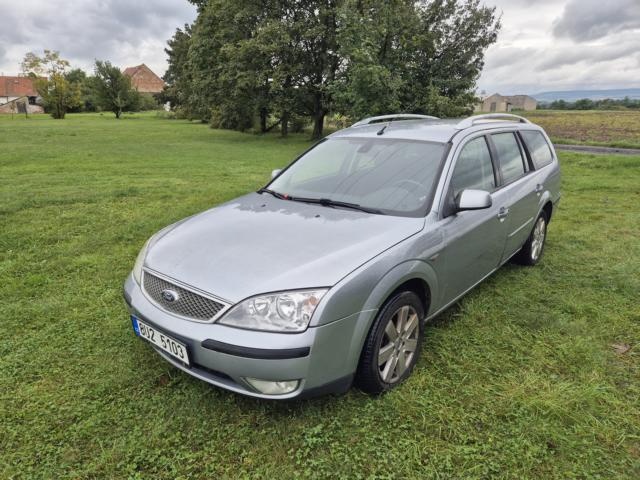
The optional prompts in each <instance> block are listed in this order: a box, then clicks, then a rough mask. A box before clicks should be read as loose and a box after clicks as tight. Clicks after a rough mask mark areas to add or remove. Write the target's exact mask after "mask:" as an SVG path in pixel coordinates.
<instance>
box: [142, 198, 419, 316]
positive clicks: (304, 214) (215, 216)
mask: <svg viewBox="0 0 640 480" xmlns="http://www.w3.org/2000/svg"><path fill="white" fill-rule="evenodd" d="M423 226H424V218H410V217H394V216H386V215H373V214H368V213H364V212H360V211H357V210H348V209H342V208H331V207H324V206H321V205H313V204H306V203H300V202H293V201H291V200H280V199H277V198H274V197H272V196H270V195H268V194H257V193H252V194H249V195H246V196H243V197H240V198H238V199H236V200H233V201H231V202H229V203H226V204H223V205H221V206H219V207H216V208H213V209H211V210H208V211H205V212H203V213H200V214H198V215H195V216H193V217H190V218H188V219H186V220H184V221H182V222H179V223H177V224H175V226H173V227H170V228H167V229H165V230H164V231H163V232H162V233H161V234H160V235H159V236H158V238H157V239H155V240H154V241H153V243H152V244H151V246H150V247H149V250H148V252H147V256H146V259H145V266H146V267H147V268H150V269H152V270H155V271H157V272H159V273H161V274H164V275H166V276H168V277H171V278H174V279H176V280H178V281H180V282H182V283H185V284H187V285H191V286H193V287H195V288H197V289H200V290H203V291H205V292H209V293H211V294H212V295H215V296H217V297H219V298H221V299H224V300H226V301H228V302H230V303H235V302H238V301H240V300H242V299H244V298H247V297H250V296H253V295H257V294H260V293H266V292H276V291H282V290H291V289H300V288H314V287H329V286H333V285H334V284H336V283H337V282H338V281H339V280H340V279H342V278H343V277H344V276H346V275H347V274H349V273H350V272H352V271H353V270H355V269H356V268H358V267H359V266H360V265H362V264H363V263H365V262H366V261H368V260H369V259H371V258H373V257H374V256H376V255H378V254H380V253H381V252H383V251H384V250H386V249H388V248H390V247H392V246H393V245H395V244H397V243H399V242H401V241H402V240H404V239H405V238H407V237H409V236H411V235H414V234H415V233H417V232H419V231H420V230H421V229H422V228H423Z"/></svg>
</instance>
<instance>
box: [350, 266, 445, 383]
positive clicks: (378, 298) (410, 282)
mask: <svg viewBox="0 0 640 480" xmlns="http://www.w3.org/2000/svg"><path fill="white" fill-rule="evenodd" d="M437 289H438V281H437V276H436V272H435V270H434V269H433V267H432V266H431V265H430V264H428V263H427V262H424V261H421V260H410V261H406V262H403V263H401V264H399V265H397V266H395V267H394V268H392V269H391V270H389V271H388V272H387V273H386V274H385V275H384V276H383V277H382V278H381V279H380V281H379V282H378V283H377V285H376V286H375V288H374V289H373V290H372V291H371V294H370V295H369V297H368V298H367V300H366V302H365V305H364V308H363V311H362V312H361V314H360V316H359V318H358V321H357V325H356V330H355V331H354V335H353V337H352V344H351V348H350V352H351V357H350V359H349V363H350V366H351V367H352V368H353V370H354V371H355V369H356V368H357V366H358V362H359V361H360V355H361V352H362V347H363V345H364V342H365V340H366V338H367V335H369V332H370V331H371V327H372V326H373V323H374V321H375V319H376V317H377V315H378V312H379V311H380V309H381V308H382V307H383V306H384V305H385V304H386V303H387V302H388V301H389V300H390V299H391V298H393V297H394V296H395V295H396V294H397V293H400V292H402V291H405V290H410V291H413V292H415V293H416V294H417V295H418V297H420V300H421V301H422V302H423V307H424V309H425V312H424V313H425V318H426V317H427V316H428V315H429V312H430V310H432V309H433V307H434V298H437V297H436V295H437V292H438V290H437Z"/></svg>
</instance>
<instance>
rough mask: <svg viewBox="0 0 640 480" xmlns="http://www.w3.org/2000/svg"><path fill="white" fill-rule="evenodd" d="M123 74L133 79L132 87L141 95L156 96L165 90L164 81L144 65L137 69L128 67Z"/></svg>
mask: <svg viewBox="0 0 640 480" xmlns="http://www.w3.org/2000/svg"><path fill="white" fill-rule="evenodd" d="M122 73H124V74H125V75H126V76H127V77H129V78H131V85H133V88H135V89H136V90H137V91H138V92H140V93H151V94H156V93H160V92H162V90H163V89H164V81H163V80H162V79H161V78H160V77H159V76H158V75H156V74H155V73H153V71H152V70H151V69H150V68H149V67H147V66H146V65H145V64H144V63H143V64H142V65H138V66H137V67H127V68H125V69H124V71H123V72H122Z"/></svg>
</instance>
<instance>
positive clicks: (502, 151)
mask: <svg viewBox="0 0 640 480" xmlns="http://www.w3.org/2000/svg"><path fill="white" fill-rule="evenodd" d="M489 143H490V146H491V149H492V151H493V153H494V157H495V158H496V160H497V164H498V168H499V180H500V184H501V191H504V194H505V195H506V197H507V206H506V208H507V210H506V211H505V212H504V213H506V221H505V224H506V228H507V239H506V243H505V247H504V253H503V255H502V261H506V260H507V259H509V258H510V257H511V256H512V255H513V254H514V253H516V252H517V251H518V250H519V249H520V248H521V247H522V245H523V244H524V242H525V241H526V240H527V238H528V237H529V234H530V233H531V229H532V228H533V224H534V221H535V216H536V215H537V213H538V197H539V194H540V191H539V185H538V182H537V176H538V175H537V174H536V172H535V171H533V170H532V169H531V166H530V165H529V162H528V160H527V158H526V155H525V154H524V149H523V147H522V144H521V141H520V138H519V137H518V135H517V134H516V132H513V131H505V132H499V133H493V134H491V135H489Z"/></svg>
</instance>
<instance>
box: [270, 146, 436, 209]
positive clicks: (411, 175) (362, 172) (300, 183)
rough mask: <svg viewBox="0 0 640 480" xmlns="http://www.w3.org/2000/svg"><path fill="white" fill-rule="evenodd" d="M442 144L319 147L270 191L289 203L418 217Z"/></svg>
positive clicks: (423, 205)
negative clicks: (324, 203)
mask: <svg viewBox="0 0 640 480" xmlns="http://www.w3.org/2000/svg"><path fill="white" fill-rule="evenodd" d="M444 148H445V146H444V144H442V143H431V142H422V141H412V140H398V139H383V138H376V139H371V138H352V137H350V138H334V139H328V140H326V141H324V142H321V143H319V144H318V145H317V146H316V147H315V148H313V149H311V150H310V151H308V152H307V153H306V154H304V155H303V156H302V157H300V158H299V159H298V161H297V162H295V163H294V164H293V165H291V166H290V167H289V168H288V169H287V170H285V171H284V172H283V173H282V174H281V175H280V176H279V177H278V178H276V179H275V180H274V181H273V182H272V183H271V184H270V185H269V189H270V190H273V191H274V192H277V193H279V194H282V195H286V196H287V197H290V198H292V199H295V198H296V197H299V198H306V199H329V200H331V201H338V202H347V203H351V204H357V205H359V206H362V207H366V208H369V209H375V210H380V211H382V212H383V213H388V214H399V215H412V216H414V215H415V216H417V215H423V214H424V213H425V211H426V207H427V205H426V204H427V202H428V201H429V200H430V199H431V192H432V190H433V188H434V184H435V180H436V176H437V175H438V171H439V168H440V164H441V162H442V157H443V154H444Z"/></svg>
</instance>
